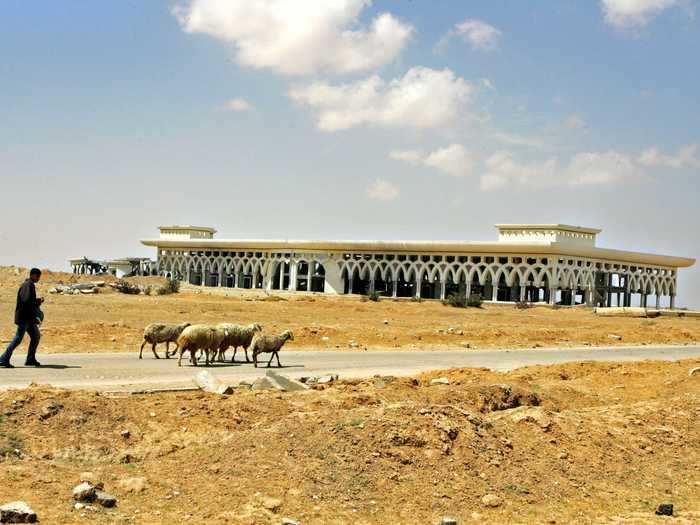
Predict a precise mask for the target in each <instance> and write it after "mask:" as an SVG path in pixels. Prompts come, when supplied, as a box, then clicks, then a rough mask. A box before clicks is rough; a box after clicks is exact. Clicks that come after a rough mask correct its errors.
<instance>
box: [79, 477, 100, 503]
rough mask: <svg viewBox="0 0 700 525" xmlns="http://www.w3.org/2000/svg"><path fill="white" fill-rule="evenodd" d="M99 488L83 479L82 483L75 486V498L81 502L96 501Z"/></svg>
mask: <svg viewBox="0 0 700 525" xmlns="http://www.w3.org/2000/svg"><path fill="white" fill-rule="evenodd" d="M96 491H97V488H95V485H93V484H92V483H90V482H88V481H83V482H82V483H81V484H80V485H76V486H75V487H73V499H74V500H75V501H80V502H91V501H95V492H96Z"/></svg>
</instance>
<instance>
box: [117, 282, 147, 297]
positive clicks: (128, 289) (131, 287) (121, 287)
mask: <svg viewBox="0 0 700 525" xmlns="http://www.w3.org/2000/svg"><path fill="white" fill-rule="evenodd" d="M115 288H116V289H117V290H118V291H120V292H121V293H125V294H127V295H138V294H140V293H141V288H139V287H138V286H136V285H135V284H131V283H130V282H128V281H125V280H123V279H122V280H121V281H117V285H116V287H115Z"/></svg>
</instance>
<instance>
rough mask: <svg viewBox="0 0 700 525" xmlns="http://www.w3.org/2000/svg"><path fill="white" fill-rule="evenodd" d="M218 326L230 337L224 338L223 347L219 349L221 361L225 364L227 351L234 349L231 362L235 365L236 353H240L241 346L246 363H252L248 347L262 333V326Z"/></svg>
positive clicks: (225, 324) (226, 324) (224, 324)
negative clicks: (257, 334)
mask: <svg viewBox="0 0 700 525" xmlns="http://www.w3.org/2000/svg"><path fill="white" fill-rule="evenodd" d="M217 326H218V327H219V328H223V329H224V330H226V331H227V332H228V335H227V336H226V337H225V338H224V340H223V341H222V343H221V346H220V347H219V361H221V362H223V361H224V360H225V358H226V350H228V349H229V348H230V347H233V357H232V358H231V362H232V363H235V362H236V352H237V351H238V347H239V346H241V347H243V351H244V352H245V362H246V363H250V359H249V358H248V347H249V346H250V343H251V341H252V340H253V336H255V334H256V333H258V332H261V331H262V326H261V325H259V324H258V323H253V324H249V325H248V326H241V325H239V324H230V323H221V324H219V325H217Z"/></svg>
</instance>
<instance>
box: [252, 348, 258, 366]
mask: <svg viewBox="0 0 700 525" xmlns="http://www.w3.org/2000/svg"><path fill="white" fill-rule="evenodd" d="M253 364H254V365H255V368H258V352H257V351H256V350H253Z"/></svg>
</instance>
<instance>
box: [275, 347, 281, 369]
mask: <svg viewBox="0 0 700 525" xmlns="http://www.w3.org/2000/svg"><path fill="white" fill-rule="evenodd" d="M275 357H277V368H282V365H281V364H280V353H279V350H278V351H277V352H275Z"/></svg>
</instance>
